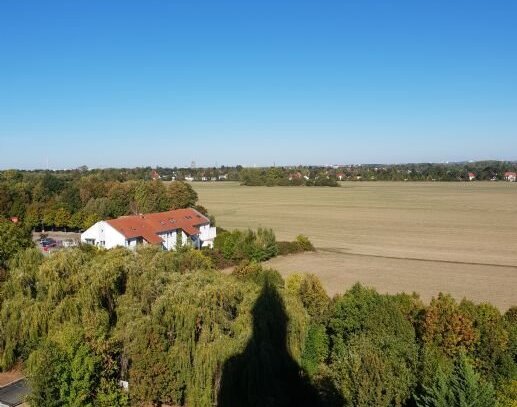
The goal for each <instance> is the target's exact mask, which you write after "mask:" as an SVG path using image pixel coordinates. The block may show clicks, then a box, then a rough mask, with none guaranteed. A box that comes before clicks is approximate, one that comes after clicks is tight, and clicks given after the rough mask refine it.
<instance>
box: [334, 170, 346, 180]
mask: <svg viewBox="0 0 517 407" xmlns="http://www.w3.org/2000/svg"><path fill="white" fill-rule="evenodd" d="M336 178H337V179H338V180H340V181H343V180H344V179H345V174H343V173H342V172H340V173H338V174H336Z"/></svg>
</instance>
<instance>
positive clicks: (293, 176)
mask: <svg viewBox="0 0 517 407" xmlns="http://www.w3.org/2000/svg"><path fill="white" fill-rule="evenodd" d="M302 178H303V175H302V173H301V172H299V171H298V172H295V173H292V174H290V175H289V181H293V180H298V179H302Z"/></svg>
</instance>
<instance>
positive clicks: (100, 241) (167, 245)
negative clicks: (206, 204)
mask: <svg viewBox="0 0 517 407" xmlns="http://www.w3.org/2000/svg"><path fill="white" fill-rule="evenodd" d="M215 236H216V229H215V227H211V226H210V220H209V219H208V218H207V217H206V216H204V215H202V214H201V213H200V212H198V211H196V210H195V209H192V208H187V209H176V210H171V211H167V212H159V213H149V214H145V215H134V216H122V217H120V218H117V219H111V220H102V221H100V222H97V223H96V224H95V225H93V226H92V227H90V228H89V229H88V230H86V231H85V232H84V233H82V234H81V242H83V243H88V244H92V245H95V246H99V247H105V248H107V249H111V248H113V247H117V246H122V247H128V248H134V247H136V246H137V245H140V244H143V245H146V244H156V245H161V246H162V247H163V248H164V249H166V250H172V249H174V248H175V247H176V245H177V244H178V243H179V242H181V244H183V245H186V244H191V245H193V246H194V247H198V248H201V247H213V245H214V239H215Z"/></svg>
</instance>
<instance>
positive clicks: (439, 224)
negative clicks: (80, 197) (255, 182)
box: [192, 182, 517, 308]
mask: <svg viewBox="0 0 517 407" xmlns="http://www.w3.org/2000/svg"><path fill="white" fill-rule="evenodd" d="M192 185H193V186H194V188H195V189H196V191H197V192H198V194H199V198H200V203H201V204H202V205H204V206H206V207H207V208H209V210H210V212H211V213H212V214H213V215H215V217H216V219H217V222H218V225H220V226H222V227H224V228H228V229H233V228H248V227H250V228H257V227H259V226H262V227H271V228H273V229H274V230H275V232H276V235H277V238H278V239H279V240H292V239H294V238H295V236H296V235H297V234H300V233H303V234H305V235H307V236H309V238H310V239H311V240H312V241H313V243H314V244H315V246H316V247H317V248H318V249H319V253H317V254H313V255H301V256H294V257H290V258H289V257H288V258H280V259H275V260H274V261H273V262H272V264H274V266H275V267H276V268H277V269H279V270H280V271H281V272H282V273H284V274H287V273H290V272H292V271H311V272H314V273H316V274H318V275H319V276H320V278H321V279H322V281H323V282H324V284H325V285H326V287H327V289H328V290H329V292H331V293H336V292H341V291H344V290H346V289H347V288H348V287H349V286H350V285H351V284H353V283H354V282H355V281H360V282H363V283H365V284H367V285H369V286H373V287H375V288H377V289H378V290H380V291H381V292H384V291H386V292H398V291H410V292H411V291H418V292H419V293H420V294H421V295H422V297H423V298H424V299H426V300H427V299H429V298H430V297H431V296H433V295H436V294H437V292H439V291H448V292H451V293H452V294H453V295H455V296H456V297H458V298H461V297H463V296H465V295H466V296H468V297H471V298H472V299H474V300H476V301H491V302H493V303H494V304H496V305H498V306H499V307H501V308H507V307H508V306H510V305H511V304H517V294H515V293H517V184H511V183H504V182H494V183H488V182H472V183H397V182H371V183H368V182H351V183H343V184H342V186H341V187H340V188H325V187H270V188H268V187H244V186H240V185H239V184H238V183H233V182H218V183H215V182H214V183H193V184H192Z"/></svg>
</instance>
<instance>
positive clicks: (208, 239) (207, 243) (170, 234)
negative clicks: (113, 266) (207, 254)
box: [81, 221, 216, 250]
mask: <svg viewBox="0 0 517 407" xmlns="http://www.w3.org/2000/svg"><path fill="white" fill-rule="evenodd" d="M178 232H180V233H181V242H182V245H188V244H192V243H193V242H192V240H191V239H190V237H189V236H187V234H186V233H185V232H184V231H183V230H181V229H177V230H170V231H167V232H163V233H160V234H159V236H160V237H161V238H162V240H163V245H164V247H165V248H166V249H167V250H174V249H175V248H176V242H177V233H178ZM199 232H200V233H199V239H201V242H202V247H213V245H214V238H215V236H216V228H215V227H210V224H209V223H207V224H206V225H201V226H200V227H199ZM87 239H92V240H93V244H94V245H95V246H99V247H105V248H106V249H111V248H113V247H117V246H123V247H128V248H131V249H134V248H135V247H136V245H137V239H136V238H135V239H127V240H126V238H125V237H124V235H123V234H122V233H120V232H119V231H117V230H116V229H115V228H113V227H112V226H111V225H110V224H109V223H108V222H105V221H100V222H97V223H96V224H95V225H93V226H92V227H90V228H89V229H88V230H86V231H84V233H82V234H81V242H83V243H87V242H86V240H87ZM194 245H195V243H194Z"/></svg>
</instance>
